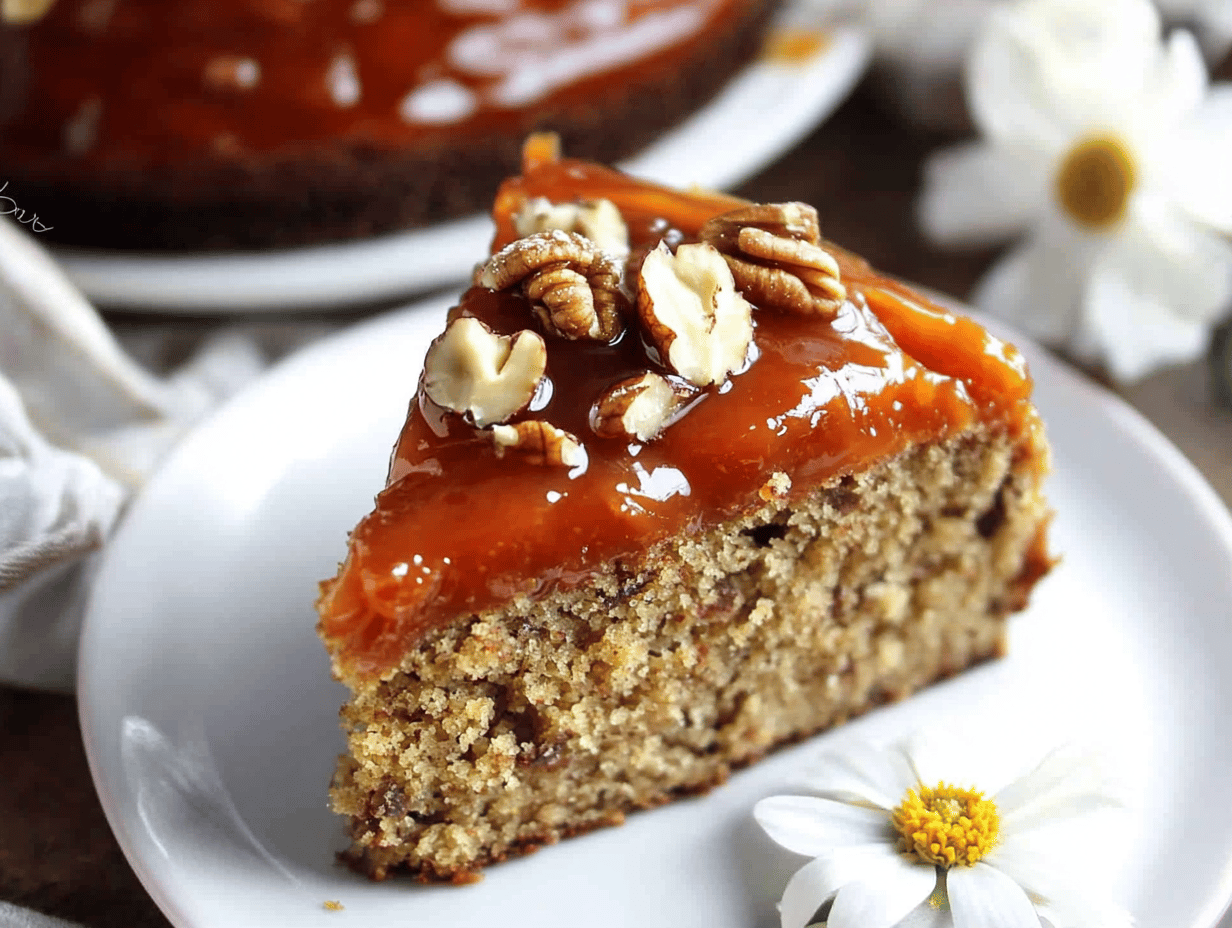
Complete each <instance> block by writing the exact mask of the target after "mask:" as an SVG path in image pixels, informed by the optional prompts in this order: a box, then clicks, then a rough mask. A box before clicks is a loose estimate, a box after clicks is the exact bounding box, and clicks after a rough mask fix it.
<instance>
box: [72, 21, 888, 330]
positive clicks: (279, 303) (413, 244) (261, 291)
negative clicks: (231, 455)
mask: <svg viewBox="0 0 1232 928" xmlns="http://www.w3.org/2000/svg"><path fill="white" fill-rule="evenodd" d="M835 5H836V3H835V2H834V0H789V2H788V3H787V4H786V5H785V7H784V9H783V10H782V11H781V13H780V16H779V18H778V19H777V20H776V23H778V24H779V26H778V28H785V27H786V26H788V25H791V26H796V25H798V24H805V25H808V24H810V23H811V24H812V28H815V29H817V30H818V31H819V34H821V35H822V36H823V39H824V41H820V42H818V44H817V46H816V48H815V50H813V51H812V53H811V54H808V55H802V56H800V57H798V58H797V57H792V58H790V59H788V58H785V57H782V56H778V57H770V56H763V57H762V58H761V59H759V60H757V61H754V62H753V63H752V64H750V65H749V66H748V67H746V68H745V69H744V70H743V71H742V72H740V73H739V74H738V75H737V76H736V77H735V78H734V79H733V80H732V81H731V82H730V83H729V84H728V85H727V86H726V87H725V88H724V89H723V91H721V92H720V94H719V95H718V96H717V97H715V98H714V99H713V100H712V101H711V102H710V103H709V104H708V105H707V106H706V107H704V108H703V109H701V110H699V111H698V112H696V113H695V114H693V116H692V117H690V118H689V119H687V120H685V121H684V122H682V123H681V124H680V125H679V126H677V127H676V128H675V129H674V130H672V131H671V132H669V133H667V134H666V135H664V136H663V137H662V138H661V139H660V140H659V141H658V142H656V143H655V144H654V145H652V146H651V147H650V148H648V149H646V150H644V151H643V152H641V153H640V154H639V155H637V156H636V157H634V158H631V159H629V160H628V161H626V162H624V163H622V164H621V165H620V166H621V168H622V169H624V170H626V171H628V172H629V173H631V174H636V175H638V176H640V177H645V178H648V179H650V180H655V181H658V182H660V183H664V184H668V185H670V186H674V187H688V186H691V185H694V184H696V185H699V186H701V187H707V188H711V189H715V190H722V189H727V188H730V187H733V186H735V185H736V184H739V183H740V182H741V181H743V180H746V179H747V178H749V177H752V176H753V175H754V174H756V173H757V171H759V170H760V169H761V168H763V167H765V166H766V165H768V164H769V163H770V162H772V161H773V160H774V159H775V158H777V157H778V156H779V155H781V154H782V153H783V152H785V151H787V150H788V149H789V148H791V147H792V146H793V145H794V144H795V143H796V142H798V141H799V140H800V139H801V138H803V137H804V136H805V135H806V134H807V133H808V132H809V130H811V129H812V128H813V127H814V126H816V125H817V124H818V123H819V122H821V121H822V120H823V119H824V118H825V117H826V116H828V115H829V114H830V113H831V112H832V111H833V110H834V109H835V108H836V107H837V106H838V105H839V103H841V102H842V101H843V100H844V99H845V98H846V96H847V95H848V93H850V92H851V89H852V88H853V87H854V86H855V84H856V82H857V80H858V79H859V78H860V75H861V74H863V73H864V69H865V66H866V65H867V64H868V60H869V56H870V52H871V42H870V39H869V36H868V33H867V30H865V29H863V28H862V27H857V26H854V25H842V26H835V27H833V28H828V29H824V30H822V29H821V27H820V26H818V25H816V24H818V23H820V22H822V21H823V20H824V19H825V13H826V11H827V10H829V9H830V8H831V7H833V6H835ZM565 154H566V155H567V154H568V152H565ZM491 238H492V224H491V221H490V220H489V219H488V217H487V216H486V215H475V216H471V217H468V218H464V219H458V220H455V221H452V222H446V223H441V224H439V225H435V226H431V227H428V228H425V229H418V230H412V231H408V232H400V233H393V234H389V235H383V236H379V237H376V238H372V239H366V240H363V241H355V242H345V243H338V244H329V245H318V246H311V247H305V248H295V249H286V250H282V251H263V252H247V253H219V254H187V255H156V254H140V253H128V252H105V251H98V250H83V249H69V248H62V249H56V251H55V254H56V257H57V258H58V260H59V261H60V264H61V266H62V267H63V268H64V270H65V272H66V273H67V274H68V276H69V278H70V279H71V280H72V281H73V283H75V284H76V285H77V286H78V287H79V288H80V289H81V290H82V292H83V293H85V295H86V296H87V297H89V298H90V299H91V300H93V301H95V302H96V303H98V304H100V305H103V306H109V307H117V308H122V309H127V310H137V311H141V310H151V311H157V312H164V313H200V312H206V311H208V312H228V313H258V312H268V311H282V310H313V309H315V310H325V309H339V308H342V307H347V306H359V305H363V304H373V303H379V302H381V301H387V300H391V299H398V298H401V297H409V296H411V295H414V294H422V293H426V292H428V291H430V290H432V289H434V288H437V287H440V286H442V285H445V284H451V283H456V282H458V281H461V280H464V279H465V278H467V277H469V276H470V273H471V269H472V265H473V263H474V261H473V258H474V256H475V255H478V254H483V253H484V252H486V250H487V247H488V243H489V241H490V240H491Z"/></svg>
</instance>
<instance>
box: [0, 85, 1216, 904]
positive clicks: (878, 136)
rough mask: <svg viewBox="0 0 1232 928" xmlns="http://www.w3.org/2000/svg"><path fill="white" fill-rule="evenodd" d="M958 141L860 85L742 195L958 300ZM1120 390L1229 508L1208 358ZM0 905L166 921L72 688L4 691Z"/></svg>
mask: <svg viewBox="0 0 1232 928" xmlns="http://www.w3.org/2000/svg"><path fill="white" fill-rule="evenodd" d="M950 141H951V139H949V138H946V137H942V136H939V135H935V134H930V133H926V132H922V131H919V130H915V129H913V128H911V127H909V126H906V125H904V123H903V122H901V121H900V120H898V119H896V118H894V117H893V116H892V115H890V113H889V112H888V110H887V109H886V107H885V106H884V105H882V103H881V101H880V100H879V99H878V98H877V97H876V96H875V95H874V94H872V93H871V92H869V91H868V89H867V88H864V89H862V90H861V91H859V92H858V93H857V94H856V96H855V97H853V98H852V99H851V100H850V101H849V102H848V103H847V104H846V105H844V106H843V107H842V108H841V109H840V110H839V111H838V112H837V113H836V114H835V115H834V116H833V117H832V118H831V119H830V120H829V121H827V122H826V123H825V124H824V125H823V126H822V127H820V128H819V129H818V130H817V131H815V132H814V133H813V134H812V135H811V136H810V137H808V138H807V139H805V140H804V141H803V142H802V143H801V144H800V145H799V146H797V147H796V148H795V149H793V150H792V151H791V152H789V153H788V154H787V155H786V156H784V157H783V158H782V159H781V160H780V161H778V162H777V163H776V164H774V165H773V166H771V167H770V168H769V169H767V170H766V171H765V172H763V173H762V174H761V175H760V176H758V177H757V178H755V179H754V180H753V181H751V182H750V183H748V184H747V185H746V186H745V187H744V188H743V189H742V190H741V191H740V192H741V193H743V194H745V195H746V196H749V197H751V198H753V199H756V200H762V201H767V200H804V201H806V202H811V203H813V204H815V205H816V206H817V207H818V209H819V211H820V213H821V218H822V229H823V231H824V233H825V234H826V235H827V236H828V237H830V238H832V239H834V240H835V241H837V242H839V243H841V244H843V245H845V246H847V247H848V248H850V249H852V250H854V251H856V252H859V253H862V254H864V255H865V256H866V257H868V258H869V259H870V260H871V261H872V262H873V263H874V264H875V265H877V266H878V267H880V268H881V269H883V270H885V271H887V272H889V273H892V274H895V275H898V276H900V277H903V278H906V279H909V280H914V281H918V282H919V283H921V284H924V285H927V286H929V287H932V288H935V289H937V290H939V291H942V292H944V293H949V294H953V295H955V296H958V297H962V296H964V295H966V294H967V293H968V292H969V291H970V289H971V287H972V284H973V283H974V282H975V280H976V279H977V278H978V277H979V275H980V273H981V272H982V271H983V270H984V269H985V268H986V267H987V266H988V265H989V263H990V261H991V260H992V258H993V257H994V256H995V254H994V252H992V251H979V252H964V253H954V252H945V251H940V250H937V249H935V248H932V247H930V246H929V245H928V244H927V243H926V242H925V241H924V240H923V239H922V238H921V236H920V235H919V234H918V233H917V232H916V231H915V227H914V224H913V222H912V203H913V198H914V196H915V193H916V191H917V189H918V187H919V180H920V166H921V163H922V160H923V158H924V157H925V155H926V154H927V153H928V152H929V151H931V150H933V149H934V148H936V147H937V146H939V145H943V144H947V143H949V142H950ZM1123 395H1124V396H1125V398H1126V399H1127V400H1129V402H1130V403H1132V404H1133V405H1134V406H1136V407H1137V408H1138V409H1139V410H1140V411H1141V412H1143V413H1144V414H1145V415H1146V416H1147V417H1148V418H1150V419H1151V420H1152V421H1153V422H1154V423H1155V424H1156V425H1157V426H1158V427H1159V428H1160V429H1161V430H1162V431H1164V432H1165V433H1166V434H1167V435H1168V436H1169V437H1170V438H1171V439H1172V440H1173V441H1174V442H1175V443H1176V444H1177V445H1178V446H1179V447H1180V448H1181V450H1183V451H1184V452H1185V453H1186V454H1187V455H1188V456H1189V457H1190V459H1191V460H1192V461H1193V462H1194V463H1195V464H1196V465H1197V466H1198V467H1199V468H1200V469H1201V470H1202V471H1203V472H1204V473H1205V475H1206V477H1207V478H1208V479H1209V480H1210V482H1211V483H1212V484H1213V485H1214V486H1215V488H1216V489H1217V490H1218V492H1219V493H1220V494H1221V495H1222V497H1223V499H1224V501H1225V502H1227V503H1228V504H1229V505H1232V409H1229V408H1226V407H1220V406H1217V405H1215V404H1214V402H1213V400H1212V393H1211V389H1210V384H1209V377H1208V374H1207V370H1206V367H1205V365H1204V364H1200V363H1195V364H1191V365H1189V366H1187V367H1184V368H1180V369H1177V370H1172V371H1169V372H1165V373H1161V374H1159V375H1157V376H1154V377H1151V378H1150V379H1148V380H1147V381H1145V382H1143V383H1141V384H1139V385H1137V386H1135V387H1133V388H1132V389H1130V390H1127V391H1124V393H1123ZM305 595H308V594H305ZM324 789H325V784H322V791H323V792H324ZM0 900H4V901H9V902H14V903H18V904H20V905H24V906H28V907H30V908H33V909H36V910H38V911H41V912H44V913H47V914H52V915H58V916H61V917H64V918H68V919H71V920H74V921H78V922H81V923H82V924H84V925H87V926H90V928H107V926H115V928H146V926H165V925H166V924H167V921H166V920H165V919H164V917H163V916H162V914H161V913H160V912H159V910H158V909H157V908H156V907H155V905H154V903H153V902H152V901H151V899H150V897H149V896H148V895H147V894H146V892H145V890H144V889H143V888H142V887H141V885H140V883H139V882H138V881H137V878H136V876H135V875H134V874H133V871H132V870H131V868H130V867H129V865H128V863H127V862H126V861H125V859H124V857H123V855H122V854H121V852H120V849H119V846H118V845H117V844H116V842H115V839H114V838H113V837H112V835H111V831H110V829H109V828H108V826H107V822H106V820H105V819H104V817H103V812H102V809H101V807H100V806H99V803H98V800H97V798H96V797H95V794H94V789H93V786H92V784H91V781H90V774H89V771H88V769H87V767H86V760H85V754H84V752H83V749H82V746H81V738H80V730H79V728H78V724H77V715H76V705H75V703H74V701H73V699H72V698H71V697H67V696H58V695H47V694H39V693H32V692H23V691H20V690H16V689H12V688H7V687H3V686H0Z"/></svg>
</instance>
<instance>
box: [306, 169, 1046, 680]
mask: <svg viewBox="0 0 1232 928" xmlns="http://www.w3.org/2000/svg"><path fill="white" fill-rule="evenodd" d="M529 196H545V197H547V198H549V199H551V200H553V201H554V202H565V201H572V200H575V199H591V198H597V197H606V198H608V199H610V200H612V201H613V202H615V203H616V205H617V206H619V207H620V209H621V211H622V213H623V214H624V217H625V220H626V223H627V224H628V226H629V229H630V236H631V240H632V244H633V247H634V255H633V257H632V258H631V259H630V265H631V266H632V268H633V271H632V272H633V273H635V272H636V265H637V262H638V254H639V250H640V253H641V254H644V251H645V249H646V248H647V247H649V246H650V245H653V244H654V243H656V242H658V241H659V239H660V238H662V237H666V238H667V240H668V241H669V242H671V243H675V242H678V241H683V240H689V239H692V238H694V237H695V236H696V234H697V231H698V229H699V227H700V226H701V224H702V223H703V222H704V221H705V220H706V219H708V218H710V217H711V216H714V215H717V214H720V213H723V212H727V211H728V210H730V209H732V208H734V207H736V206H740V205H742V201H739V200H734V199H732V198H730V197H725V196H722V195H718V194H703V193H696V194H694V193H678V192H674V191H670V190H666V189H663V188H658V187H654V186H651V185H648V184H645V183H643V182H640V181H636V180H633V179H631V178H628V177H625V176H622V175H620V174H617V173H615V172H612V171H610V170H607V169H604V168H601V167H598V166H595V165H591V164H587V163H583V162H578V161H568V160H564V161H556V160H554V159H553V158H552V157H551V155H550V153H547V154H545V153H544V152H542V151H536V150H535V149H534V148H532V149H531V150H530V152H529V156H528V158H527V167H526V170H525V172H524V174H523V176H522V177H520V178H515V179H512V180H510V181H507V182H506V183H505V185H504V187H503V188H502V190H501V193H500V195H499V196H498V199H497V205H496V210H495V213H494V216H495V219H496V221H497V234H496V238H495V241H494V245H493V248H494V249H495V248H499V247H500V246H501V245H503V244H504V243H505V242H507V241H509V240H511V239H512V238H514V237H515V236H514V233H513V230H512V223H511V220H510V215H511V213H512V212H513V211H515V210H516V209H517V208H518V207H519V206H520V205H521V204H522V203H523V202H524V200H525V198H527V197H529ZM835 252H836V256H837V257H838V258H839V261H840V265H841V269H842V277H843V281H844V283H845V284H846V286H847V289H848V293H849V299H848V301H847V302H846V303H845V304H844V305H843V306H842V308H841V310H840V311H839V313H838V315H837V317H836V318H834V319H833V320H821V319H818V318H816V317H806V316H796V315H789V314H784V313H780V312H773V311H768V310H758V309H756V308H755V309H754V320H755V326H756V329H755V335H754V347H753V349H751V351H750V355H749V360H748V361H747V363H746V366H745V368H744V369H743V370H741V371H740V372H738V373H736V374H734V375H733V376H732V377H731V378H730V379H729V381H728V382H727V383H726V384H724V385H723V386H721V387H718V388H711V389H709V390H707V391H705V392H704V393H703V395H702V397H701V398H700V399H699V400H698V401H696V402H695V404H694V405H693V406H692V407H691V408H690V409H689V411H688V412H687V414H685V415H684V416H683V417H681V418H680V419H679V420H677V421H676V422H675V423H674V424H672V425H670V426H669V427H668V428H667V429H666V430H665V431H663V432H662V433H661V434H660V435H659V436H658V437H656V438H655V439H654V440H652V441H649V442H646V443H640V442H634V441H629V440H617V439H601V438H599V437H598V436H596V435H595V434H594V432H593V431H591V429H590V427H589V425H588V416H589V411H590V407H591V404H592V403H593V402H594V401H595V400H596V399H597V398H598V396H599V395H600V394H601V393H602V391H603V390H604V389H605V388H606V387H608V386H610V385H612V384H614V383H616V382H617V381H619V380H622V379H624V378H625V377H628V376H631V375H633V374H636V373H638V372H640V371H643V370H646V369H648V368H649V369H652V370H659V371H660V372H662V368H659V367H657V366H656V365H655V364H654V363H653V361H651V360H650V359H649V358H648V356H647V353H646V351H645V349H644V347H643V344H642V341H641V337H640V335H639V332H638V330H637V329H636V327H635V324H633V323H631V329H630V331H627V332H626V333H625V335H624V336H623V338H622V339H620V340H619V341H618V342H617V343H616V344H615V345H611V346H608V345H597V344H586V343H579V342H566V341H563V340H561V339H558V338H556V337H554V336H550V335H548V336H545V338H546V340H547V342H548V368H547V375H546V376H547V378H548V380H549V381H550V385H551V388H550V390H548V391H541V394H542V395H541V397H540V399H539V401H538V402H536V403H535V404H532V405H533V409H532V410H531V411H530V412H528V413H526V415H528V416H533V417H535V418H542V419H546V420H548V421H549V422H551V423H552V424H554V425H556V426H558V427H560V428H563V429H566V430H568V431H570V432H572V433H573V434H574V435H576V436H578V437H579V439H580V440H581V441H582V443H583V445H584V446H585V448H586V451H587V462H586V464H585V465H584V466H579V467H577V468H574V469H573V470H567V469H565V468H564V467H548V466H542V465H535V464H531V463H527V462H526V461H525V460H523V459H520V458H519V457H518V456H517V455H516V454H506V455H505V456H504V457H502V458H498V457H497V456H496V454H495V452H494V451H493V448H492V444H491V441H490V439H489V438H487V437H486V436H479V435H477V433H476V432H475V431H474V430H473V429H471V428H470V427H469V426H466V425H465V424H464V423H463V422H462V421H461V420H460V418H458V417H455V416H452V415H445V414H442V413H441V412H440V411H439V410H437V409H435V408H434V407H433V406H432V404H431V403H430V402H429V401H426V400H425V399H424V398H423V397H422V395H421V396H420V397H419V398H417V400H416V401H415V402H413V403H412V406H411V410H410V414H409V416H408V418H407V421H406V424H405V426H404V428H403V431H402V434H401V436H400V437H399V440H398V443H397V446H396V448H395V453H394V457H393V462H392V465H391V470H390V476H389V483H388V486H387V488H386V489H385V490H384V491H383V492H382V493H381V495H380V496H379V497H378V500H377V506H376V510H375V512H373V513H372V514H371V515H370V516H368V517H367V518H366V519H365V520H364V521H363V522H361V523H360V524H359V526H358V527H357V528H356V530H355V532H354V533H353V535H352V538H351V551H350V556H349V559H348V561H347V563H346V564H345V565H344V567H343V569H342V571H341V573H340V575H339V577H338V579H337V580H336V581H333V582H332V583H330V584H326V585H325V586H324V595H323V597H322V600H321V603H320V609H321V616H322V624H321V628H322V631H323V633H324V634H325V636H326V637H327V639H329V640H330V642H331V647H332V649H333V650H334V651H335V652H336V653H338V654H340V656H341V658H342V661H343V664H344V666H346V667H347V668H348V669H349V670H350V671H351V672H357V673H360V674H375V673H379V672H381V671H384V670H386V669H388V668H390V667H393V666H395V665H396V664H397V662H398V660H399V657H400V655H401V653H402V652H403V651H404V649H405V648H406V647H407V646H409V645H411V644H413V643H414V642H415V641H416V640H417V639H419V638H420V637H421V636H422V635H423V634H424V633H426V632H427V631H428V630H430V629H432V628H434V627H436V626H438V625H440V624H443V623H448V622H451V621H455V620H457V619H459V618H464V617H466V616H468V615H470V614H472V613H475V612H477V611H480V610H483V609H486V608H489V607H492V606H496V605H499V604H501V603H502V602H506V601H508V600H510V599H511V598H512V597H514V596H515V595H517V594H526V595H529V596H536V595H540V594H543V593H545V592H547V591H549V590H552V589H555V588H563V587H571V586H573V585H576V584H578V583H581V582H583V581H584V580H585V579H586V578H587V577H588V576H589V575H590V574H591V572H592V571H594V570H595V569H596V568H598V567H600V566H601V565H608V564H611V563H613V562H616V561H619V560H620V559H621V558H625V557H632V556H635V555H636V554H637V553H638V552H641V551H644V550H645V548H646V547H647V546H648V545H651V544H654V543H655V542H657V541H660V540H662V539H665V538H669V537H671V536H673V535H676V534H678V533H682V532H686V533H694V532H697V531H699V530H703V529H705V528H707V527H709V526H713V525H715V524H717V523H718V522H720V521H722V520H724V519H726V518H729V517H731V516H733V515H735V514H737V513H739V512H741V511H744V510H747V509H749V508H750V507H752V506H756V505H759V504H760V503H761V502H762V499H763V498H764V497H763V496H762V495H761V494H763V493H765V492H766V490H765V487H766V484H767V480H768V479H769V477H770V476H771V474H773V473H775V472H784V473H786V474H787V475H788V476H789V477H790V478H791V481H792V485H793V491H794V492H800V493H803V492H807V491H808V489H809V488H810V487H813V486H815V485H816V484H817V483H818V482H819V481H824V480H827V479H831V478H835V477H837V476H839V475H843V474H846V473H850V472H853V471H856V470H858V469H861V468H864V467H866V466H868V465H869V464H870V463H872V462H875V461H879V460H882V459H885V458H887V457H889V456H891V455H893V454H895V453H897V452H899V451H902V450H904V449H905V448H907V447H908V446H909V445H911V444H913V443H916V442H922V441H929V440H932V439H937V438H940V437H944V436H947V435H951V434H954V433H956V432H959V431H961V430H963V429H966V428H967V427H969V426H971V425H972V424H974V423H977V422H994V423H1002V424H1004V426H1005V427H1006V428H1008V429H1010V430H1011V431H1014V432H1017V431H1020V430H1022V429H1027V428H1035V427H1036V423H1037V419H1036V418H1035V416H1034V413H1033V412H1032V410H1031V407H1030V405H1029V399H1028V397H1029V394H1030V389H1031V385H1030V380H1029V378H1028V377H1027V374H1026V370H1025V365H1024V363H1023V360H1022V358H1021V356H1020V355H1019V354H1018V352H1017V351H1016V349H1014V348H1012V347H1011V346H1009V345H1006V344H1004V343H1003V342H1000V341H998V340H997V339H995V338H993V337H992V336H991V335H989V334H988V333H987V332H985V331H984V329H982V328H981V327H980V326H979V325H977V324H976V323H974V322H972V321H970V320H967V319H963V318H960V317H957V316H955V315H953V314H951V313H948V312H945V311H944V310H941V309H939V308H937V307H935V306H932V305H930V304H928V303H927V302H925V301H924V300H923V299H922V298H920V297H919V296H916V295H914V294H912V293H911V292H910V291H909V290H907V289H906V288H904V287H902V286H901V285H899V284H896V283H894V282H892V281H889V280H887V279H885V278H883V277H880V276H878V275H877V274H876V273H874V272H873V271H872V270H871V269H870V268H869V266H868V265H867V264H866V263H864V262H863V261H861V260H860V259H858V258H855V257H853V256H851V255H849V254H846V253H843V252H841V251H839V250H837V249H835ZM453 313H454V314H455V315H456V314H459V313H460V314H466V315H473V316H476V317H478V318H480V319H482V320H483V321H485V322H486V323H487V324H488V325H489V326H491V327H492V328H493V329H494V330H496V331H498V332H501V333H506V334H508V333H512V332H514V331H517V330H519V329H523V328H535V327H536V326H535V323H534V322H533V320H532V316H531V312H530V308H529V306H528V305H527V303H526V302H525V299H524V298H523V297H522V296H521V295H520V293H518V292H510V291H503V292H499V293H494V292H492V291H488V290H486V289H484V288H482V287H474V288H472V289H471V290H469V291H468V292H467V293H466V294H465V295H464V296H463V298H462V301H461V303H460V304H459V306H458V307H456V308H455V309H454V310H453Z"/></svg>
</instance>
